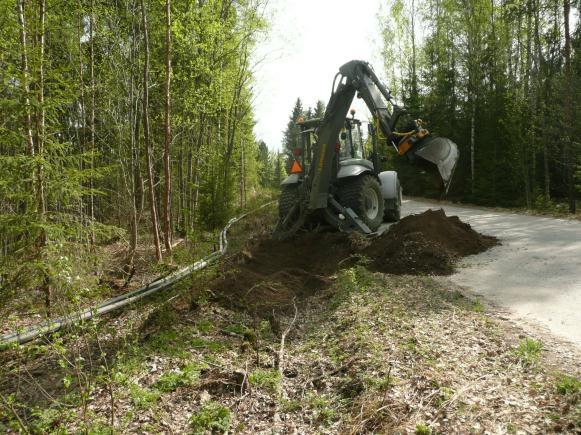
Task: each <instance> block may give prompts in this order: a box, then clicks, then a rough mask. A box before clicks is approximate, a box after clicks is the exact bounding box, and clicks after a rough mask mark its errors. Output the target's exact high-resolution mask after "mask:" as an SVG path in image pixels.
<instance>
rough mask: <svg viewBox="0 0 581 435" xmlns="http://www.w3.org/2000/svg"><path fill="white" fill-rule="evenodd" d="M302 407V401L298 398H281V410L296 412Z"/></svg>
mask: <svg viewBox="0 0 581 435" xmlns="http://www.w3.org/2000/svg"><path fill="white" fill-rule="evenodd" d="M301 409H303V403H302V402H301V401H300V400H282V402H281V410H282V412H296V411H300V410H301Z"/></svg>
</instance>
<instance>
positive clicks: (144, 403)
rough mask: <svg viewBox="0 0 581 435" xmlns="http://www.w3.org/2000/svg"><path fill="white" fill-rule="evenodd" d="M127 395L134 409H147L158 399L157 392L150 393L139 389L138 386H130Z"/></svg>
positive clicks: (145, 389) (147, 390) (144, 389)
mask: <svg viewBox="0 0 581 435" xmlns="http://www.w3.org/2000/svg"><path fill="white" fill-rule="evenodd" d="M129 395H130V396H131V401H132V402H133V404H134V405H135V407H136V408H138V409H149V408H151V407H152V406H153V405H154V404H155V402H156V401H157V399H158V398H159V391H151V390H149V389H147V388H142V387H140V386H139V385H138V384H130V385H129Z"/></svg>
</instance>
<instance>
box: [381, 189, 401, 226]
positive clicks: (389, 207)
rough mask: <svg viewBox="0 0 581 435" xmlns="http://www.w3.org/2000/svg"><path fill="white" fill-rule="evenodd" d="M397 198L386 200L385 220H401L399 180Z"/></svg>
mask: <svg viewBox="0 0 581 435" xmlns="http://www.w3.org/2000/svg"><path fill="white" fill-rule="evenodd" d="M397 190H398V192H397V198H396V199H387V200H385V209H384V212H383V220H384V221H385V222H399V220H400V219H401V188H400V187H399V181H398V183H397Z"/></svg>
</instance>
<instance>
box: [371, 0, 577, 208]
mask: <svg viewBox="0 0 581 435" xmlns="http://www.w3.org/2000/svg"><path fill="white" fill-rule="evenodd" d="M572 6H577V8H576V9H572ZM578 6H579V5H578V4H576V3H574V2H570V1H569V0H564V1H554V0H518V1H504V0H503V1H494V0H490V1H487V0H482V1H481V0H470V1H447V0H444V1H439V0H438V1H431V0H430V1H427V2H419V1H415V0H405V1H404V0H392V1H388V2H386V3H385V4H384V7H383V9H382V12H380V14H379V16H380V23H381V28H382V39H383V52H382V58H383V61H384V65H383V68H384V72H385V74H386V75H387V77H388V80H387V82H388V84H389V86H390V87H391V88H392V90H393V92H394V94H395V95H396V96H397V97H398V98H399V100H400V101H402V102H403V103H404V105H405V106H406V107H407V108H408V110H409V111H410V113H413V114H414V115H415V116H417V117H421V118H422V119H425V120H426V121H427V122H428V128H429V129H430V130H432V131H434V132H436V133H438V134H439V135H441V136H446V137H450V138H451V139H452V140H454V141H455V142H456V143H457V144H458V145H459V149H460V156H461V158H460V162H459V165H458V168H457V169H456V173H455V178H454V181H453V184H452V186H451V188H450V192H449V196H450V197H451V198H455V199H459V200H461V201H465V202H471V203H478V204H484V205H493V206H517V207H526V208H529V209H530V208H545V209H547V208H548V209H554V208H555V206H556V205H559V207H560V208H561V210H562V211H566V210H568V211H569V212H570V213H575V210H576V199H575V198H576V196H579V193H580V192H581V190H580V189H581V179H580V178H581V177H580V175H581V172H580V169H581V167H580V166H579V165H580V157H581V145H580V141H579V135H580V133H581V130H580V128H581V127H580V125H579V122H576V120H577V116H578V113H579V109H580V108H581V105H580V101H581V99H580V98H579V97H580V95H581V94H580V92H581V51H580V49H579V48H580V47H581V27H580V26H579V19H578V13H573V12H572V10H575V11H578V10H579V9H578ZM417 35H422V37H421V38H419V37H418V36H417ZM406 175H407V177H411V176H412V175H411V174H409V172H408V173H406ZM408 179H409V182H408V183H407V185H410V186H412V187H411V188H410V191H409V192H408V193H411V194H415V195H419V194H420V191H419V190H418V187H419V188H422V187H423V185H422V184H421V183H420V184H418V183H414V180H412V179H411V178H408ZM404 181H405V180H404ZM404 184H406V183H404ZM414 188H415V190H414Z"/></svg>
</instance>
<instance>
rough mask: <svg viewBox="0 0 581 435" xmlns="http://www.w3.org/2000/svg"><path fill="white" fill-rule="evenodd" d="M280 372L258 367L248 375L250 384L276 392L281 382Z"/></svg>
mask: <svg viewBox="0 0 581 435" xmlns="http://www.w3.org/2000/svg"><path fill="white" fill-rule="evenodd" d="M280 380H281V379H280V373H279V372H278V370H275V369H256V370H254V371H253V372H252V373H250V375H248V381H249V382H250V385H253V386H255V387H258V388H263V389H265V390H267V391H270V392H271V393H274V392H275V391H276V389H277V388H278V385H279V384H280Z"/></svg>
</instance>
